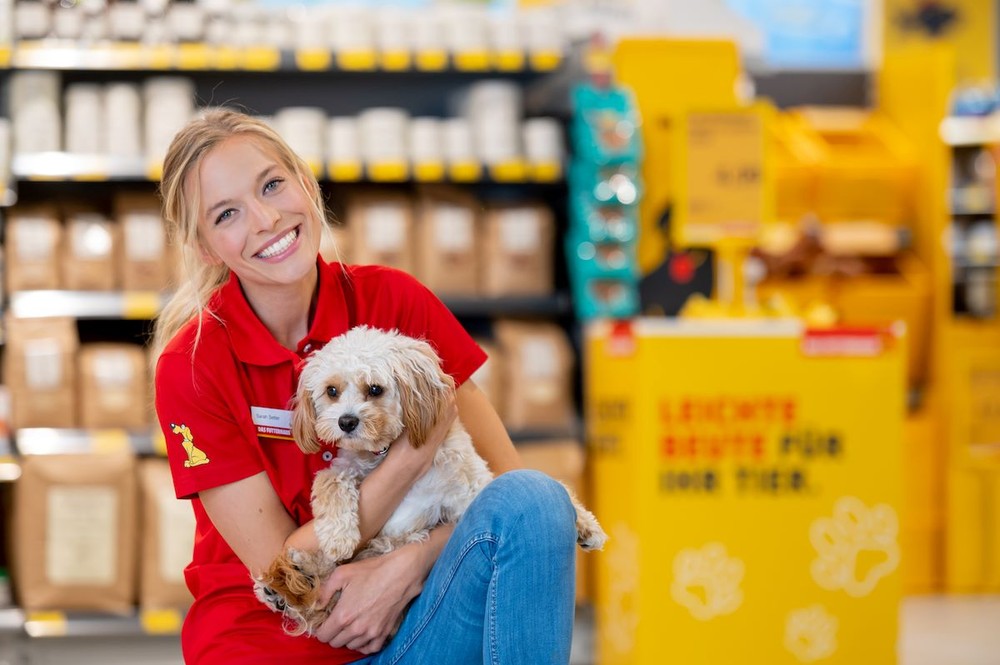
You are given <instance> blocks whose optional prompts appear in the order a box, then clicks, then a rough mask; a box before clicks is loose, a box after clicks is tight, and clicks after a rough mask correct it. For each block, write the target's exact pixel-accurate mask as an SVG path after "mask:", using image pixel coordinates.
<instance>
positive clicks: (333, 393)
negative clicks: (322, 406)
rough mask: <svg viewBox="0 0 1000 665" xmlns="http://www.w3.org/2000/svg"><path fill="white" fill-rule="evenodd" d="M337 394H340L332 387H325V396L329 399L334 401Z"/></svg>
mask: <svg viewBox="0 0 1000 665" xmlns="http://www.w3.org/2000/svg"><path fill="white" fill-rule="evenodd" d="M339 394H340V393H338V392H337V389H336V388H335V387H334V386H327V387H326V396H327V397H329V398H330V399H336V398H337V395H339Z"/></svg>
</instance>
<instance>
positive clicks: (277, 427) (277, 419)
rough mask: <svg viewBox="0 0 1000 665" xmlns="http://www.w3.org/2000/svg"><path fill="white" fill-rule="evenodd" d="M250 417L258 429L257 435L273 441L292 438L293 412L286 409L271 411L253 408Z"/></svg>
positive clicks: (257, 407)
mask: <svg viewBox="0 0 1000 665" xmlns="http://www.w3.org/2000/svg"><path fill="white" fill-rule="evenodd" d="M250 417H251V419H253V424H254V425H255V426H256V427H257V435H258V436H263V437H267V438H271V439H291V438H292V412H291V411H288V410H286V409H269V408H267V407H264V406H251V407H250Z"/></svg>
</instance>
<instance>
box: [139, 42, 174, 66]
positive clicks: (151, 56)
mask: <svg viewBox="0 0 1000 665" xmlns="http://www.w3.org/2000/svg"><path fill="white" fill-rule="evenodd" d="M142 59H143V60H144V61H145V64H146V66H147V67H148V68H149V69H153V70H157V71H158V70H163V69H170V68H171V67H172V66H173V64H174V49H173V48H171V47H170V46H167V45H165V44H161V45H158V46H150V47H148V48H146V49H144V50H143V58H142Z"/></svg>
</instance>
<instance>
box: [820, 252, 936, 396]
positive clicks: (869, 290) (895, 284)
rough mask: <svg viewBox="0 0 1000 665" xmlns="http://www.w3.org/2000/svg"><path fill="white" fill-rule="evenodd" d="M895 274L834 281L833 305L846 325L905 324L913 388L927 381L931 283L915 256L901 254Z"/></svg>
mask: <svg viewBox="0 0 1000 665" xmlns="http://www.w3.org/2000/svg"><path fill="white" fill-rule="evenodd" d="M895 267H896V270H895V271H891V272H887V273H885V274H870V275H860V276H857V277H849V278H844V279H838V280H836V281H835V283H834V286H833V290H832V298H831V303H832V304H833V306H834V309H836V310H837V312H838V313H839V315H840V323H843V324H846V325H856V324H860V325H866V324H872V323H876V324H883V323H888V322H891V321H902V322H903V323H905V324H906V332H907V337H908V345H909V358H908V363H907V366H908V371H907V376H908V377H909V381H910V385H920V384H921V383H922V382H923V381H924V380H925V379H926V378H927V372H928V364H929V356H930V330H931V282H930V274H929V272H928V270H927V268H926V267H925V266H924V264H923V263H922V262H921V261H920V260H919V259H918V258H917V257H916V256H915V255H913V254H909V253H907V254H902V255H900V256H899V257H898V258H897V260H896V261H895Z"/></svg>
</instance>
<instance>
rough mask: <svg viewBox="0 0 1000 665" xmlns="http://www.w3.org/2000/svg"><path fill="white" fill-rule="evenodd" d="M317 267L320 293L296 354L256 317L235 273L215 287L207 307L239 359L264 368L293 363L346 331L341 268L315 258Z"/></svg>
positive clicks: (345, 310)
mask: <svg viewBox="0 0 1000 665" xmlns="http://www.w3.org/2000/svg"><path fill="white" fill-rule="evenodd" d="M317 268H318V270H319V286H318V288H319V295H318V297H317V299H316V312H315V314H314V315H313V320H312V323H311V324H310V326H309V333H308V334H307V335H306V338H305V339H303V340H301V341H300V342H299V348H298V349H297V353H296V352H294V351H291V350H289V349H286V348H285V347H283V346H282V345H281V344H279V343H278V341H277V340H276V339H274V336H273V335H272V334H271V332H270V331H269V330H268V329H267V328H266V327H265V326H264V324H263V323H261V321H260V319H258V318H257V315H256V314H254V312H253V309H251V308H250V303H248V302H247V299H246V296H244V295H243V289H242V288H240V281H239V278H238V277H237V276H236V273H230V275H229V281H227V282H226V283H225V284H223V285H222V286H221V287H219V288H218V290H216V292H215V293H214V294H213V295H212V298H211V300H210V301H209V305H208V309H209V310H211V311H212V312H214V313H215V314H216V315H217V316H218V317H219V318H220V319H221V320H222V325H223V327H224V328H225V330H226V333H227V334H228V335H229V341H230V343H231V344H232V346H233V350H234V351H235V352H236V356H237V357H238V358H239V359H240V361H241V362H243V363H246V364H248V365H259V366H263V367H267V366H272V365H279V364H281V363H283V362H288V361H292V362H295V361H296V360H297V359H298V357H299V356H300V355H301V356H304V355H308V354H309V353H310V352H311V351H313V350H314V349H316V348H318V347H319V346H322V345H323V344H325V343H326V342H328V341H329V340H330V339H331V338H332V337H336V336H337V335H340V334H341V333H344V332H346V331H347V327H348V312H347V307H346V306H345V305H346V300H345V298H344V289H343V285H342V277H341V276H342V271H343V268H342V266H341V265H340V264H339V263H326V262H325V261H323V260H322V259H318V260H317Z"/></svg>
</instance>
